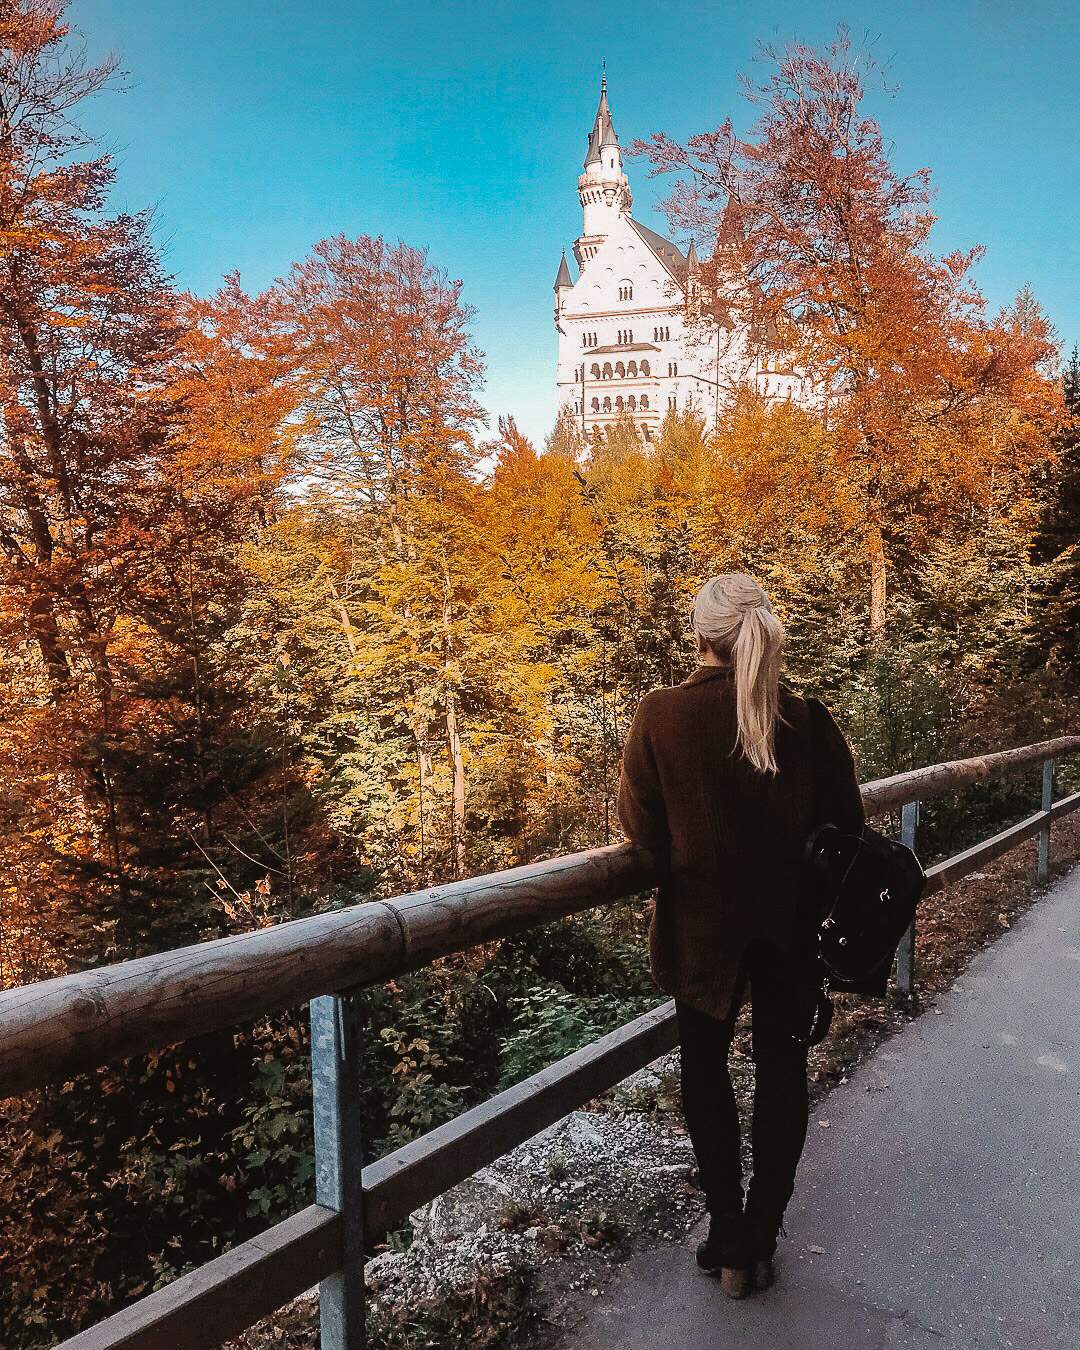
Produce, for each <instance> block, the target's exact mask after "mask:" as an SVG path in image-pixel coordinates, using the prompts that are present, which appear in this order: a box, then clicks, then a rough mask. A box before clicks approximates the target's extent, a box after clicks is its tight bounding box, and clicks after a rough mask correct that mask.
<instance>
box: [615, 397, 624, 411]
mask: <svg viewBox="0 0 1080 1350" xmlns="http://www.w3.org/2000/svg"><path fill="white" fill-rule="evenodd" d="M615 407H616V409H617V410H618V411H619V412H622V410H623V401H622V394H620V395H619V397H618V398H617V399H616V400H615Z"/></svg>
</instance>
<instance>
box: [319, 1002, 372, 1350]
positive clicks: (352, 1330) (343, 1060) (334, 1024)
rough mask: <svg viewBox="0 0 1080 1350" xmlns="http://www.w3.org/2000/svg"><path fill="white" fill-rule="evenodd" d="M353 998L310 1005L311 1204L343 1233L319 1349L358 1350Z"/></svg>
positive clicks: (360, 1247)
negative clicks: (333, 1216) (337, 1217)
mask: <svg viewBox="0 0 1080 1350" xmlns="http://www.w3.org/2000/svg"><path fill="white" fill-rule="evenodd" d="M357 1023H358V1019H357V1009H356V998H355V995H352V994H340V995H327V996H324V997H323V998H314V999H312V1000H311V1086H312V1098H313V1106H314V1115H315V1199H316V1202H317V1203H318V1204H320V1205H325V1206H326V1207H327V1208H328V1209H336V1210H337V1211H338V1212H339V1213H340V1214H341V1218H342V1224H343V1228H344V1236H343V1254H342V1258H343V1259H342V1264H341V1269H340V1270H339V1271H337V1273H336V1274H334V1275H331V1276H330V1277H329V1278H328V1279H325V1280H323V1282H322V1283H321V1284H320V1285H319V1324H320V1333H321V1340H320V1344H321V1345H322V1347H323V1350H363V1346H364V1233H363V1224H364V1203H363V1185H362V1181H361V1177H362V1168H363V1155H362V1153H361V1148H360V1096H359V1084H358V1074H357V1056H356V1042H357V1034H358V1025H357Z"/></svg>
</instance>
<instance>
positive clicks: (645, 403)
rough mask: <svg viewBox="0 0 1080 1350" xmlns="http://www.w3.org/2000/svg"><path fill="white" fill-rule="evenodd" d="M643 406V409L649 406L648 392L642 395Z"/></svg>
mask: <svg viewBox="0 0 1080 1350" xmlns="http://www.w3.org/2000/svg"><path fill="white" fill-rule="evenodd" d="M641 406H642V409H645V408H647V407H648V406H649V396H648V394H642V396H641Z"/></svg>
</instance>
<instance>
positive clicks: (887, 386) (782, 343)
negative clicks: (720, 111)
mask: <svg viewBox="0 0 1080 1350" xmlns="http://www.w3.org/2000/svg"><path fill="white" fill-rule="evenodd" d="M763 56H764V60H765V62H766V66H767V74H766V76H765V78H764V79H763V80H762V81H761V82H760V83H754V82H752V81H751V80H749V79H746V78H744V80H743V85H744V92H745V94H746V96H747V98H748V99H749V100H750V102H751V104H752V105H753V106H754V107H755V108H756V109H758V120H757V122H756V123H755V125H754V127H753V128H752V130H751V132H750V133H749V134H748V135H747V136H742V135H740V134H738V133H737V131H736V130H735V128H734V126H733V124H732V122H731V121H730V119H729V120H728V121H726V122H725V123H724V124H723V125H722V126H720V127H719V128H717V129H716V130H713V131H708V132H702V133H700V134H698V135H695V136H691V137H690V138H689V139H688V140H687V141H686V143H685V144H681V143H679V142H678V141H676V140H674V139H672V138H671V137H669V136H666V135H664V134H662V133H660V134H656V135H654V136H653V137H652V139H651V141H649V142H647V143H645V142H637V143H636V144H635V149H636V150H637V151H639V152H644V153H646V154H647V155H648V156H649V158H650V160H651V163H652V171H653V173H661V174H667V173H671V174H674V175H676V176H677V177H678V180H679V181H678V182H677V184H676V186H675V188H674V190H673V192H672V194H671V196H670V197H669V199H668V201H667V202H666V210H667V213H668V215H669V217H670V219H671V221H672V224H673V226H675V227H677V228H680V229H682V230H684V231H686V232H689V233H692V234H694V235H695V236H696V237H697V238H698V240H699V241H701V242H702V243H703V244H705V245H707V249H706V256H705V257H704V258H703V260H702V263H701V283H702V287H703V291H704V292H705V293H706V294H707V295H709V296H712V297H714V298H715V297H722V298H723V301H724V306H725V308H728V309H731V310H732V311H733V312H734V314H735V315H736V316H737V318H738V320H739V322H740V324H741V326H742V327H743V329H744V331H745V332H747V333H748V334H749V335H750V340H751V342H752V344H756V347H757V350H758V353H759V356H761V357H762V358H766V357H768V358H769V359H773V360H775V359H776V357H777V355H779V356H781V357H782V359H783V360H784V361H785V362H786V363H787V364H789V365H791V366H793V367H794V368H796V369H798V370H800V371H801V372H802V373H803V374H804V375H806V376H807V377H808V378H809V380H810V381H811V383H812V387H813V388H814V389H815V390H816V393H817V398H818V400H819V401H820V404H821V408H822V412H823V415H824V416H825V418H826V420H827V424H828V426H829V428H830V435H831V437H832V439H833V442H834V444H835V447H836V471H837V472H838V473H840V474H843V475H844V476H846V477H848V478H850V479H851V480H852V482H853V483H855V484H856V486H857V490H858V493H859V495H860V500H861V506H860V517H861V530H862V534H863V538H864V547H865V553H866V557H867V560H868V563H869V572H870V586H869V599H870V603H869V629H870V632H871V634H879V633H880V632H881V629H882V627H883V625H884V623H885V620H886V614H887V609H886V581H887V576H888V572H889V568H890V552H891V553H892V554H893V555H894V557H893V562H894V564H895V561H896V556H897V555H900V556H907V557H910V556H914V555H915V554H916V553H917V550H918V548H919V546H920V545H921V543H922V542H923V541H924V540H925V538H926V537H928V536H929V535H931V534H932V533H933V531H934V530H935V529H936V528H938V526H939V524H940V522H941V521H942V520H943V519H944V518H945V517H946V516H947V515H948V514H949V513H950V512H951V511H952V510H953V509H954V507H955V506H956V505H957V503H958V502H973V501H980V500H981V499H982V494H984V493H985V490H986V488H987V485H988V484H989V482H990V481H991V479H992V478H993V477H994V476H995V475H996V476H997V477H998V478H1000V477H1001V476H1002V475H1008V474H1014V473H1019V472H1023V471H1024V470H1025V468H1026V467H1028V466H1030V465H1031V463H1033V462H1034V461H1037V460H1038V459H1039V457H1040V456H1041V455H1044V454H1045V453H1046V432H1045V421H1046V419H1047V417H1048V416H1050V415H1051V414H1052V412H1053V407H1054V403H1055V399H1054V395H1053V391H1052V388H1051V386H1050V385H1049V384H1048V382H1047V381H1046V379H1045V378H1044V376H1043V374H1042V370H1041V367H1042V364H1043V363H1044V362H1045V360H1046V358H1047V356H1048V354H1049V349H1050V343H1049V335H1048V334H1047V333H1046V331H1045V330H1043V331H1041V332H1040V331H1039V330H1038V329H1037V328H1034V327H1030V326H1027V327H1024V328H1022V329H1021V328H1020V327H1018V326H1017V325H1016V324H1015V323H1011V322H1010V321H1009V318H1008V316H1007V315H1004V314H1003V315H999V316H997V317H996V318H993V319H988V318H986V317H985V315H984V305H983V301H982V297H981V296H980V294H979V292H978V289H977V287H976V285H975V283H974V280H973V278H972V275H971V269H972V266H973V265H974V263H975V262H976V261H977V260H978V258H979V257H980V255H981V250H980V249H978V248H974V249H971V250H969V251H967V252H954V253H950V254H948V255H946V256H944V257H940V258H939V257H936V256H935V255H934V254H933V253H932V252H931V250H930V248H929V235H930V230H931V227H932V226H933V223H934V216H933V214H932V213H931V211H930V209H929V204H930V201H931V198H932V192H931V187H930V174H929V170H926V169H920V170H918V171H917V172H915V173H913V174H909V175H903V174H900V173H899V172H898V171H897V170H896V169H895V168H894V167H893V165H892V164H891V163H890V160H889V157H888V154H887V152H886V149H885V145H884V142H883V138H882V132H881V128H880V126H879V124H878V123H877V122H876V121H875V120H874V119H873V118H871V117H870V116H868V115H867V113H866V112H865V110H864V109H863V107H862V102H863V97H864V81H865V79H866V78H867V76H868V75H869V74H870V73H871V72H873V70H874V62H873V59H872V56H871V55H870V54H869V53H868V52H857V51H855V50H854V49H853V48H852V45H851V42H850V39H849V38H848V36H847V34H846V33H845V32H844V31H841V33H840V35H839V37H838V40H837V41H836V42H834V43H833V44H832V45H831V46H829V47H828V48H826V49H825V50H824V51H822V52H817V51H814V50H813V49H811V48H808V47H805V46H801V45H798V44H792V45H790V46H788V47H787V48H785V49H783V50H775V49H772V48H766V49H764V52H763ZM706 307H707V306H706Z"/></svg>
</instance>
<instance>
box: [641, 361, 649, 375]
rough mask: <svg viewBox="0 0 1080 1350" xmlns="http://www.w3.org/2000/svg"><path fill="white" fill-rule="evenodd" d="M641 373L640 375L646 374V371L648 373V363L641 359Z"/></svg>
mask: <svg viewBox="0 0 1080 1350" xmlns="http://www.w3.org/2000/svg"><path fill="white" fill-rule="evenodd" d="M641 373H642V375H648V373H649V363H648V361H642V363H641Z"/></svg>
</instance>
